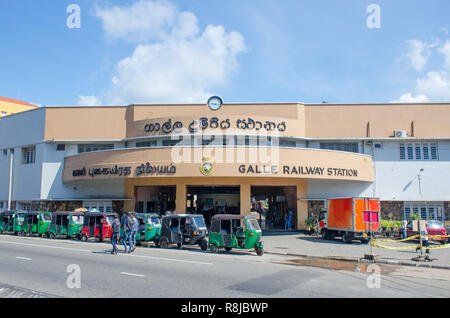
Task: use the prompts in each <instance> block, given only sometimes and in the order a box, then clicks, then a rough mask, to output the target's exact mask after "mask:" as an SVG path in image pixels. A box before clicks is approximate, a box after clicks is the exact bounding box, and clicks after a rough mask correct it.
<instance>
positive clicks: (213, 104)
mask: <svg viewBox="0 0 450 318" xmlns="http://www.w3.org/2000/svg"><path fill="white" fill-rule="evenodd" d="M222 105H223V100H222V98H220V97H219V96H213V97H211V98H210V99H208V106H209V108H210V109H211V110H214V111H216V110H219V109H220V107H222Z"/></svg>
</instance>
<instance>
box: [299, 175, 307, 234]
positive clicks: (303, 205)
mask: <svg viewBox="0 0 450 318" xmlns="http://www.w3.org/2000/svg"><path fill="white" fill-rule="evenodd" d="M307 187H308V186H307V182H306V180H305V181H303V182H301V183H299V184H298V185H297V229H298V230H305V229H306V223H305V220H306V219H307V218H308V201H299V200H298V199H302V198H306V197H307V196H308V188H307Z"/></svg>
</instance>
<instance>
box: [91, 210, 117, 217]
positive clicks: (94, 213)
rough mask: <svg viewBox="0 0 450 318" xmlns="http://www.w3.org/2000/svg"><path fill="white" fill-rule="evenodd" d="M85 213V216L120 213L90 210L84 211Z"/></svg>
mask: <svg viewBox="0 0 450 318" xmlns="http://www.w3.org/2000/svg"><path fill="white" fill-rule="evenodd" d="M84 215H85V216H87V217H88V216H100V215H101V216H105V215H112V216H114V215H118V214H117V213H114V212H108V213H106V212H92V211H89V212H86V213H84Z"/></svg>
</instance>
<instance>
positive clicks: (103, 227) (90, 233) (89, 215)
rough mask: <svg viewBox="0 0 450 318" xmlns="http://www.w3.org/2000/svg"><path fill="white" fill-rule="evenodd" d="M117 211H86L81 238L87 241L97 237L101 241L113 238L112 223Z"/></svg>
mask: <svg viewBox="0 0 450 318" xmlns="http://www.w3.org/2000/svg"><path fill="white" fill-rule="evenodd" d="M116 215H117V213H102V212H86V213H85V214H84V220H83V227H82V229H81V234H80V236H79V239H80V240H82V241H83V242H86V241H87V240H88V239H89V238H91V237H96V238H98V240H99V241H100V242H102V241H103V240H104V239H109V238H111V230H112V227H111V225H112V223H113V221H114V217H115V216H116Z"/></svg>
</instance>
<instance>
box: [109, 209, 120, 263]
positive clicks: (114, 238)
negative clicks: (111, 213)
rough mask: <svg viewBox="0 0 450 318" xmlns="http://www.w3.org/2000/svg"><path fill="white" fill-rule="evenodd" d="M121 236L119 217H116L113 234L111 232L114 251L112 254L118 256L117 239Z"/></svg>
mask: <svg viewBox="0 0 450 318" xmlns="http://www.w3.org/2000/svg"><path fill="white" fill-rule="evenodd" d="M119 236H120V222H119V217H118V216H117V215H116V216H115V217H114V221H113V224H112V232H111V244H112V247H113V249H112V251H111V254H117V252H118V250H119V249H118V248H117V239H118V238H119Z"/></svg>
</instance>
